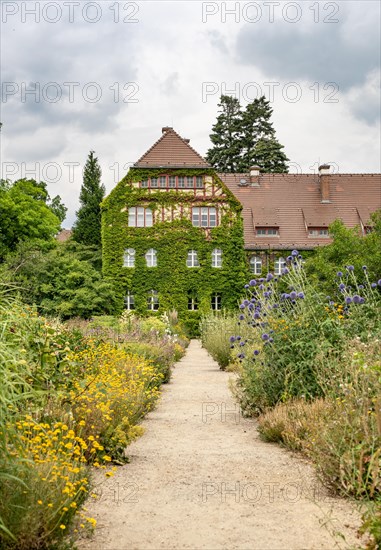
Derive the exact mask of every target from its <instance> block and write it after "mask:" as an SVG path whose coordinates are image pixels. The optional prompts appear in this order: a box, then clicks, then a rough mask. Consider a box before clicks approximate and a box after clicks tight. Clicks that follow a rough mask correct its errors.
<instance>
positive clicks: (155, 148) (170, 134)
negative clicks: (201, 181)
mask: <svg viewBox="0 0 381 550" xmlns="http://www.w3.org/2000/svg"><path fill="white" fill-rule="evenodd" d="M162 131H163V135H162V136H161V138H160V139H158V140H157V141H156V143H154V144H153V145H152V147H151V148H150V149H148V151H147V152H146V153H145V154H144V155H143V156H142V157H141V158H140V159H139V160H138V161H137V162H136V163H135V164H134V166H136V167H138V168H162V167H163V168H210V165H209V164H208V163H207V162H206V161H205V160H204V159H203V158H202V156H201V155H199V154H198V153H197V152H196V151H195V150H194V149H193V148H192V147H191V146H190V145H189V140H186V139H183V138H182V137H181V136H179V134H178V133H177V132H175V131H174V130H173V128H169V127H166V128H163V130H162Z"/></svg>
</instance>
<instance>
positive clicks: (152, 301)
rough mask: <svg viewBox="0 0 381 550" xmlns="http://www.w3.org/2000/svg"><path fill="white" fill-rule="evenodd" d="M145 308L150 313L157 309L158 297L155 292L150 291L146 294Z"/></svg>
mask: <svg viewBox="0 0 381 550" xmlns="http://www.w3.org/2000/svg"><path fill="white" fill-rule="evenodd" d="M147 307H148V309H149V310H151V311H156V310H157V309H159V296H158V293H157V290H150V291H149V293H148V300H147Z"/></svg>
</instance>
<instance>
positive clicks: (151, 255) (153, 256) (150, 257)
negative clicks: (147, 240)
mask: <svg viewBox="0 0 381 550" xmlns="http://www.w3.org/2000/svg"><path fill="white" fill-rule="evenodd" d="M146 263H147V267H156V266H157V252H156V250H155V249H154V248H150V249H149V250H147V252H146Z"/></svg>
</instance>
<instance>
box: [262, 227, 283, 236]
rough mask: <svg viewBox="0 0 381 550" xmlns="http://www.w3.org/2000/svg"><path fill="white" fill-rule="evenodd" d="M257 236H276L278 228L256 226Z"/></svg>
mask: <svg viewBox="0 0 381 550" xmlns="http://www.w3.org/2000/svg"><path fill="white" fill-rule="evenodd" d="M256 233H257V237H263V236H266V237H276V236H278V235H279V229H278V228H277V227H257V228H256Z"/></svg>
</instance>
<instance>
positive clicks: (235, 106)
mask: <svg viewBox="0 0 381 550" xmlns="http://www.w3.org/2000/svg"><path fill="white" fill-rule="evenodd" d="M218 107H220V108H221V109H222V110H221V114H220V115H218V117H217V122H216V123H215V124H214V125H213V127H212V133H211V134H210V140H211V142H212V143H213V147H212V148H211V149H209V150H208V152H207V154H206V160H207V161H208V162H209V163H210V164H211V165H212V166H213V168H215V169H216V170H218V171H219V172H237V171H238V170H237V168H238V166H239V162H240V155H241V148H240V147H241V145H240V132H241V129H240V124H241V114H242V113H241V106H240V104H239V101H238V99H236V98H235V97H230V96H228V95H222V96H221V99H220V103H219V104H218Z"/></svg>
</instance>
